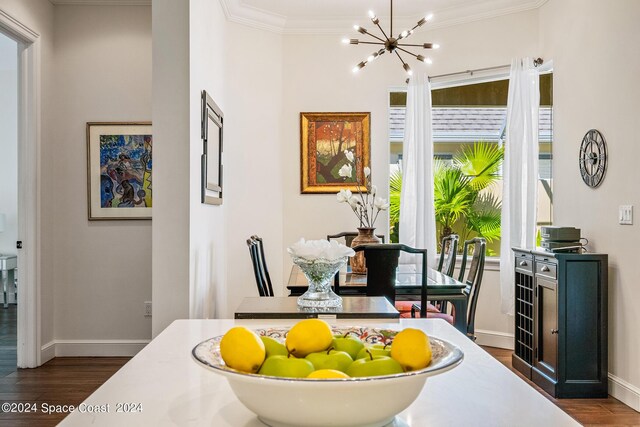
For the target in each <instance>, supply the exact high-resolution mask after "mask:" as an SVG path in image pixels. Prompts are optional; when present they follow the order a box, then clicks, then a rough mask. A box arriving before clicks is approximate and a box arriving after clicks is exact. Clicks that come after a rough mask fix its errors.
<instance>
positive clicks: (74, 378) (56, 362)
mask: <svg viewBox="0 0 640 427" xmlns="http://www.w3.org/2000/svg"><path fill="white" fill-rule="evenodd" d="M0 322H1V323H0V403H4V402H10V403H11V402H13V403H18V402H20V403H27V402H28V403H30V404H36V406H37V408H38V409H39V410H38V412H35V413H26V414H25V413H22V414H18V413H3V412H2V411H1V410H0V425H2V426H4V425H7V426H12V427H13V426H15V427H21V426H29V427H31V426H38V427H39V426H54V425H56V424H58V423H59V422H60V421H61V420H62V419H63V418H64V417H65V416H66V414H52V415H47V414H43V413H42V412H41V411H40V408H42V404H43V403H46V404H48V405H74V406H77V405H78V404H80V403H81V402H82V401H84V400H85V399H86V398H87V397H89V395H90V394H91V393H93V392H94V391H95V390H96V389H97V388H98V387H100V385H102V384H103V383H104V382H105V381H106V380H107V379H109V377H111V376H112V375H113V374H114V373H116V371H118V369H120V368H121V367H122V366H123V365H124V364H125V363H126V362H127V361H128V360H129V358H127V357H60V358H56V359H53V360H51V361H49V362H47V363H45V364H44V365H43V366H41V367H39V368H37V369H16V368H15V366H16V356H15V349H16V327H15V322H16V309H15V306H12V307H11V308H10V309H7V310H3V309H2V308H0ZM483 348H484V349H485V350H486V351H487V352H488V353H489V354H491V355H492V356H493V357H495V358H496V359H497V360H498V361H500V362H501V363H503V364H504V365H506V366H507V367H508V368H509V369H511V370H512V371H513V372H515V373H516V374H517V375H518V376H520V377H521V378H522V379H524V380H525V381H527V382H528V383H529V384H530V385H531V386H532V387H534V388H535V389H536V390H538V391H539V392H540V393H541V394H542V395H543V396H545V397H546V398H547V399H549V400H550V401H551V402H553V403H554V404H555V405H557V406H558V407H560V408H561V409H562V410H564V411H565V412H567V413H568V414H569V415H571V416H572V417H573V418H575V419H576V420H577V421H578V422H580V423H581V424H583V425H585V426H640V413H638V412H636V411H634V410H633V409H631V408H629V407H628V406H625V405H624V404H622V403H621V402H619V401H618V400H616V399H614V398H612V397H609V398H608V399H554V398H552V397H551V396H549V395H548V394H547V393H545V392H544V391H542V390H541V389H540V388H539V387H537V386H536V385H535V384H533V383H531V382H530V381H528V380H527V379H526V378H524V377H523V376H522V375H520V374H519V373H518V372H517V371H515V370H513V368H512V366H511V353H512V352H511V351H510V350H503V349H499V348H492V347H483Z"/></svg>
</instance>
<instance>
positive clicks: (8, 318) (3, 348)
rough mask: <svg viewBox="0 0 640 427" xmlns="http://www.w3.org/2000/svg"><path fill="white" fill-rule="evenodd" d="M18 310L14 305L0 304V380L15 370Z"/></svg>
mask: <svg viewBox="0 0 640 427" xmlns="http://www.w3.org/2000/svg"><path fill="white" fill-rule="evenodd" d="M17 323H18V310H17V308H16V305H15V304H9V307H8V308H3V306H2V305H1V304H0V378H2V377H4V376H5V375H7V374H10V373H11V372H15V370H16V342H17V334H16V332H17V326H16V325H17Z"/></svg>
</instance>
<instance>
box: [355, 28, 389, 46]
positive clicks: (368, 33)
mask: <svg viewBox="0 0 640 427" xmlns="http://www.w3.org/2000/svg"><path fill="white" fill-rule="evenodd" d="M365 34H366V35H368V36H371V37H373V38H374V39H376V40H380V42H381V43H382V44H384V42H386V40H384V39H381V38H380V37H378V36H376V35H375V34H371V33H370V32H368V31H367V32H366V33H365ZM385 37H386V36H385ZM361 43H362V42H361Z"/></svg>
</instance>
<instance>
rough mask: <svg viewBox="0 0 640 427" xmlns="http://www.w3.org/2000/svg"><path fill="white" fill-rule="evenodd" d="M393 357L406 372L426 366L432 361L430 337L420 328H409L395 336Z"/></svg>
mask: <svg viewBox="0 0 640 427" xmlns="http://www.w3.org/2000/svg"><path fill="white" fill-rule="evenodd" d="M391 357H392V358H393V359H395V361H396V362H398V363H399V364H400V366H402V369H404V371H405V372H409V371H415V370H417V369H422V368H426V367H427V366H429V363H431V344H430V343H429V337H428V336H427V334H425V333H424V332H422V331H421V330H420V329H413V328H407V329H405V330H403V331H401V332H399V333H398V335H396V336H395V337H394V338H393V344H392V345H391Z"/></svg>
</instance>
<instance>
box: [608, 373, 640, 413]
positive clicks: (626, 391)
mask: <svg viewBox="0 0 640 427" xmlns="http://www.w3.org/2000/svg"><path fill="white" fill-rule="evenodd" d="M609 394H610V395H611V396H613V397H615V398H616V399H618V400H619V401H620V402H622V403H624V404H625V405H627V406H629V407H630V408H632V409H634V410H636V411H638V412H640V388H638V387H636V386H634V385H633V384H629V383H628V382H626V381H625V380H623V379H622V378H618V377H616V376H615V375H613V374H611V373H609Z"/></svg>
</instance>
